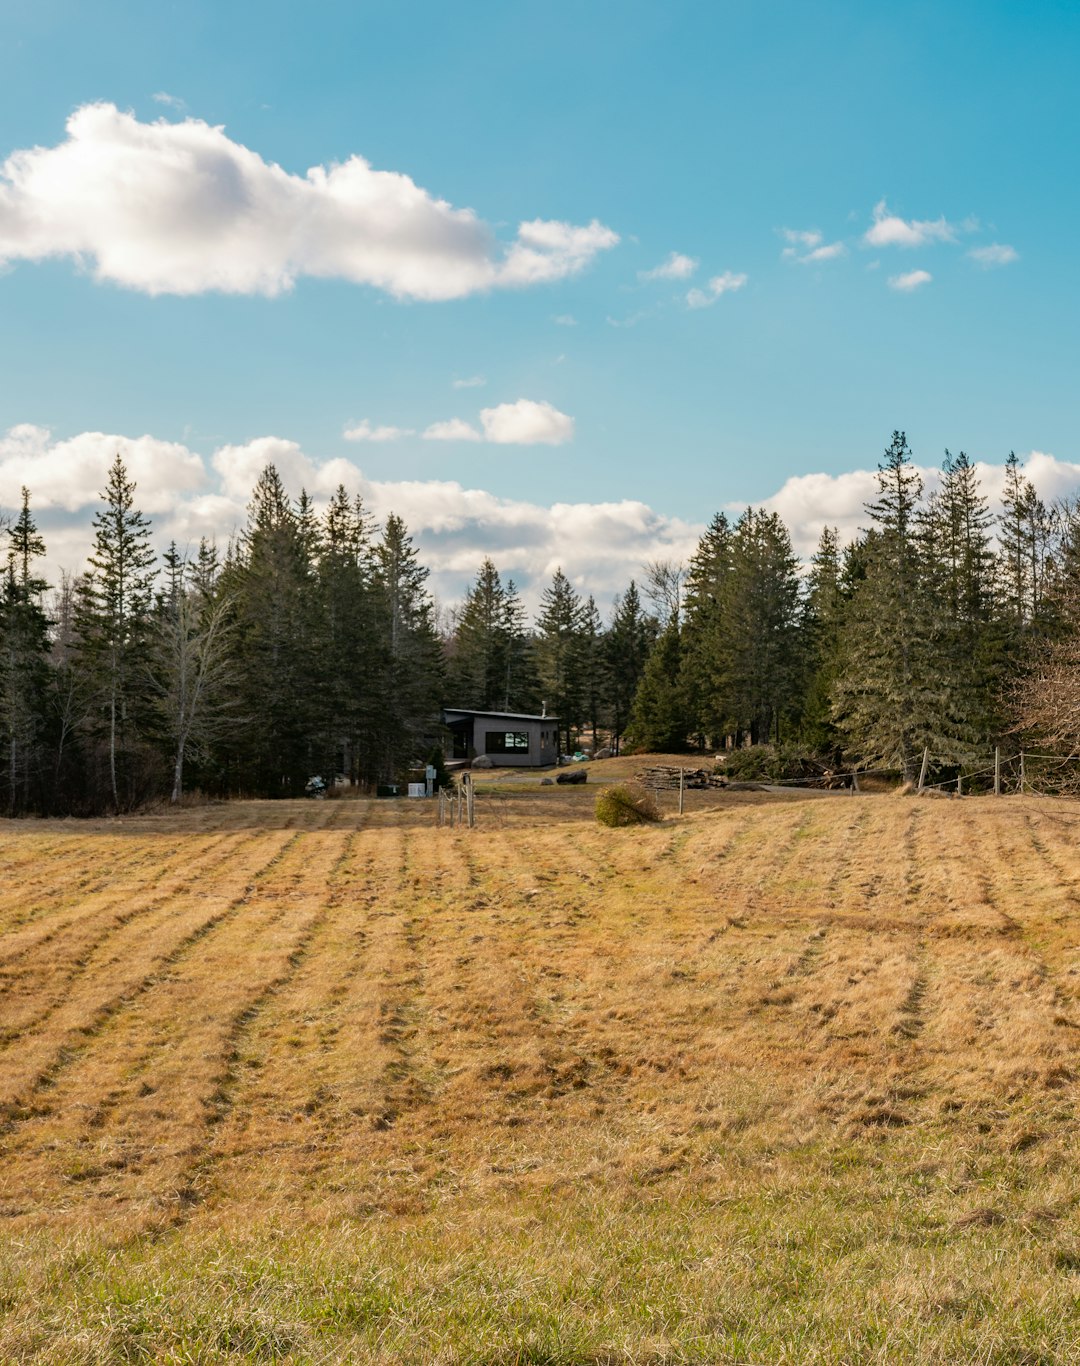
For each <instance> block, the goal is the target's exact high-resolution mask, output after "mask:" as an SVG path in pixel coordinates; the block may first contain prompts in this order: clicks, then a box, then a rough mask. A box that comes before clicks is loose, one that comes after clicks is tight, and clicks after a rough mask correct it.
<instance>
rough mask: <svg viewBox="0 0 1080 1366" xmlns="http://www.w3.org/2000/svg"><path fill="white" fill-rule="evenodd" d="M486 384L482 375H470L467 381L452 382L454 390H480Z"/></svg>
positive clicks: (457, 380)
mask: <svg viewBox="0 0 1080 1366" xmlns="http://www.w3.org/2000/svg"><path fill="white" fill-rule="evenodd" d="M486 383H487V380H486V379H485V378H484V376H483V375H472V376H470V378H469V379H456V380H454V388H455V389H482V388H483V387H484V385H485V384H486Z"/></svg>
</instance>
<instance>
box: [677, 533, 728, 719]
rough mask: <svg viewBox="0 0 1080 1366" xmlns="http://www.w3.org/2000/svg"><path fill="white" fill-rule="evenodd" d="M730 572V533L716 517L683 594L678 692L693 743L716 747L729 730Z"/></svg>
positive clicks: (693, 560) (696, 554)
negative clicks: (727, 637)
mask: <svg viewBox="0 0 1080 1366" xmlns="http://www.w3.org/2000/svg"><path fill="white" fill-rule="evenodd" d="M731 566H732V529H731V525H730V523H729V522H728V519H727V517H726V516H725V515H724V513H722V512H718V513H717V514H716V516H715V517H713V519H712V521H711V522H710V523H709V526H708V529H707V530H706V532H705V534H704V535H703V536H702V538H701V540H700V541H699V542H698V545H697V548H696V550H695V551H694V554H693V556H692V557H691V560H690V565H689V568H688V571H687V576H686V588H685V594H684V613H685V615H684V622H683V632H682V646H683V652H682V686H683V690H684V692H685V695H686V702H687V708H688V711H689V713H690V716H691V718H692V722H691V724H692V729H693V730H694V731H695V732H696V733H697V736H698V742H699V744H701V745H704V744H705V743H706V742H707V741H710V740H711V741H712V742H713V744H716V743H717V742H718V741H719V739H720V738H721V737H722V736H723V735H725V734H726V732H727V731H728V730H729V729H730V728H731V727H732V724H733V722H732V716H731V707H730V705H729V698H728V695H727V691H726V687H725V678H724V671H723V667H722V661H723V659H724V653H725V648H726V642H725V637H724V630H725V626H724V613H725V608H726V605H727V602H728V581H729V578H730V576H731Z"/></svg>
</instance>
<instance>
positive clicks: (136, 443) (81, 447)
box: [0, 423, 206, 512]
mask: <svg viewBox="0 0 1080 1366" xmlns="http://www.w3.org/2000/svg"><path fill="white" fill-rule="evenodd" d="M117 455H119V456H120V457H121V458H122V459H123V461H124V464H125V465H126V466H127V469H128V474H129V476H130V477H131V478H132V479H134V480H135V482H136V483H137V484H138V497H139V501H140V504H141V506H142V507H143V508H144V509H145V510H146V511H147V512H163V511H166V510H167V509H168V508H170V507H171V506H172V505H173V503H174V502H175V500H176V499H177V498H178V497H183V496H185V495H187V494H191V493H193V492H195V491H196V490H197V489H199V488H200V487H201V486H202V485H203V484H204V482H205V479H206V470H205V467H204V465H203V462H202V459H201V457H200V456H198V455H196V454H195V452H194V451H191V450H189V449H188V448H187V446H183V445H181V444H180V443H179V442H176V441H160V440H158V439H157V438H156V437H152V436H138V437H127V436H114V435H109V434H107V433H105V432H81V433H80V434H79V435H78V436H73V437H70V438H68V439H67V440H64V441H53V439H52V434H51V433H50V431H49V429H48V428H47V427H37V426H34V425H33V424H32V423H22V424H20V425H19V426H17V427H12V428H11V429H10V430H9V431H7V432H6V433H5V434H4V435H2V436H0V504H2V505H3V506H5V507H9V508H10V507H15V506H16V505H17V504H18V502H19V496H20V495H19V491H20V489H21V488H22V486H23V485H24V484H25V485H26V487H27V488H29V489H30V493H31V496H32V498H33V502H34V506H35V507H37V508H62V509H64V510H65V511H68V512H73V511H75V510H76V509H78V508H81V507H85V506H86V505H87V504H88V503H91V502H93V501H94V500H95V499H96V498H97V496H98V494H99V493H100V492H101V490H102V489H103V488H104V487H105V483H106V480H107V478H108V470H109V466H110V465H111V464H112V462H113V459H114V458H115V457H116V456H117Z"/></svg>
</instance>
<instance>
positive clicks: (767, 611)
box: [714, 508, 800, 744]
mask: <svg viewBox="0 0 1080 1366" xmlns="http://www.w3.org/2000/svg"><path fill="white" fill-rule="evenodd" d="M721 601H722V616H721V623H722V636H723V641H722V650H723V662H722V664H721V663H719V662H718V664H717V665H716V666H714V667H715V668H716V669H717V671H718V673H719V675H720V677H721V678H722V680H723V685H724V688H725V692H726V695H727V696H726V701H727V705H728V707H729V709H730V714H731V716H732V719H733V721H734V725H735V729H736V732H737V733H738V734H745V735H747V736H749V738H750V740H751V743H753V744H760V743H762V742H765V741H768V740H769V739H775V740H779V739H780V738H781V733H782V729H781V728H782V723H783V722H784V720H785V719H786V718H789V717H790V716H791V715H792V713H793V712H794V710H795V707H796V691H797V686H798V683H799V681H800V680H799V673H800V668H799V658H798V638H797V625H798V615H799V577H798V561H797V560H796V558H795V555H794V552H793V551H792V548H791V537H790V536H789V534H788V530H787V528H786V527H785V526H784V524H783V522H782V521H781V520H780V518H779V517H778V516H777V515H776V513H774V512H773V513H767V512H761V511H757V510H755V509H754V508H748V509H747V510H746V512H744V513H743V515H742V516H741V517H740V518H739V521H738V523H737V525H736V527H735V534H734V536H733V537H732V542H731V569H730V573H729V574H728V575H727V581H726V584H725V591H724V592H723V594H722V598H721Z"/></svg>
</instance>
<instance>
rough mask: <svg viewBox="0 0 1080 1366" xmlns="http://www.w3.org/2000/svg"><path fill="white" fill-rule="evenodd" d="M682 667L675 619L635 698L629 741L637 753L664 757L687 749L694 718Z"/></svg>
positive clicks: (654, 651) (663, 634) (655, 650)
mask: <svg viewBox="0 0 1080 1366" xmlns="http://www.w3.org/2000/svg"><path fill="white" fill-rule="evenodd" d="M681 665H682V645H681V641H680V628H679V619H678V617H677V616H672V617H671V618H670V619H669V620H668V624H667V626H666V627H665V628H664V630H663V631H662V632H661V633H660V637H659V639H658V640H657V642H656V644H655V646H654V647H653V649H652V652H651V653H650V655H649V658H648V661H647V662H646V665H645V669H644V672H643V674H642V676H641V682H640V683H639V684H638V689H637V693H636V694H635V696H634V704H633V707H632V709H631V712H630V721H629V724H628V725H627V728H626V738H627V740H629V741H630V742H631V743H632V744H633V746H634V748H635V749H638V750H650V751H655V752H660V753H664V752H670V751H672V750H674V751H679V750H683V749H685V748H686V738H687V735H688V734H689V732H690V724H691V718H690V715H689V713H688V710H687V706H686V698H685V694H684V692H683V689H682V687H681V686H680V671H681Z"/></svg>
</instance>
